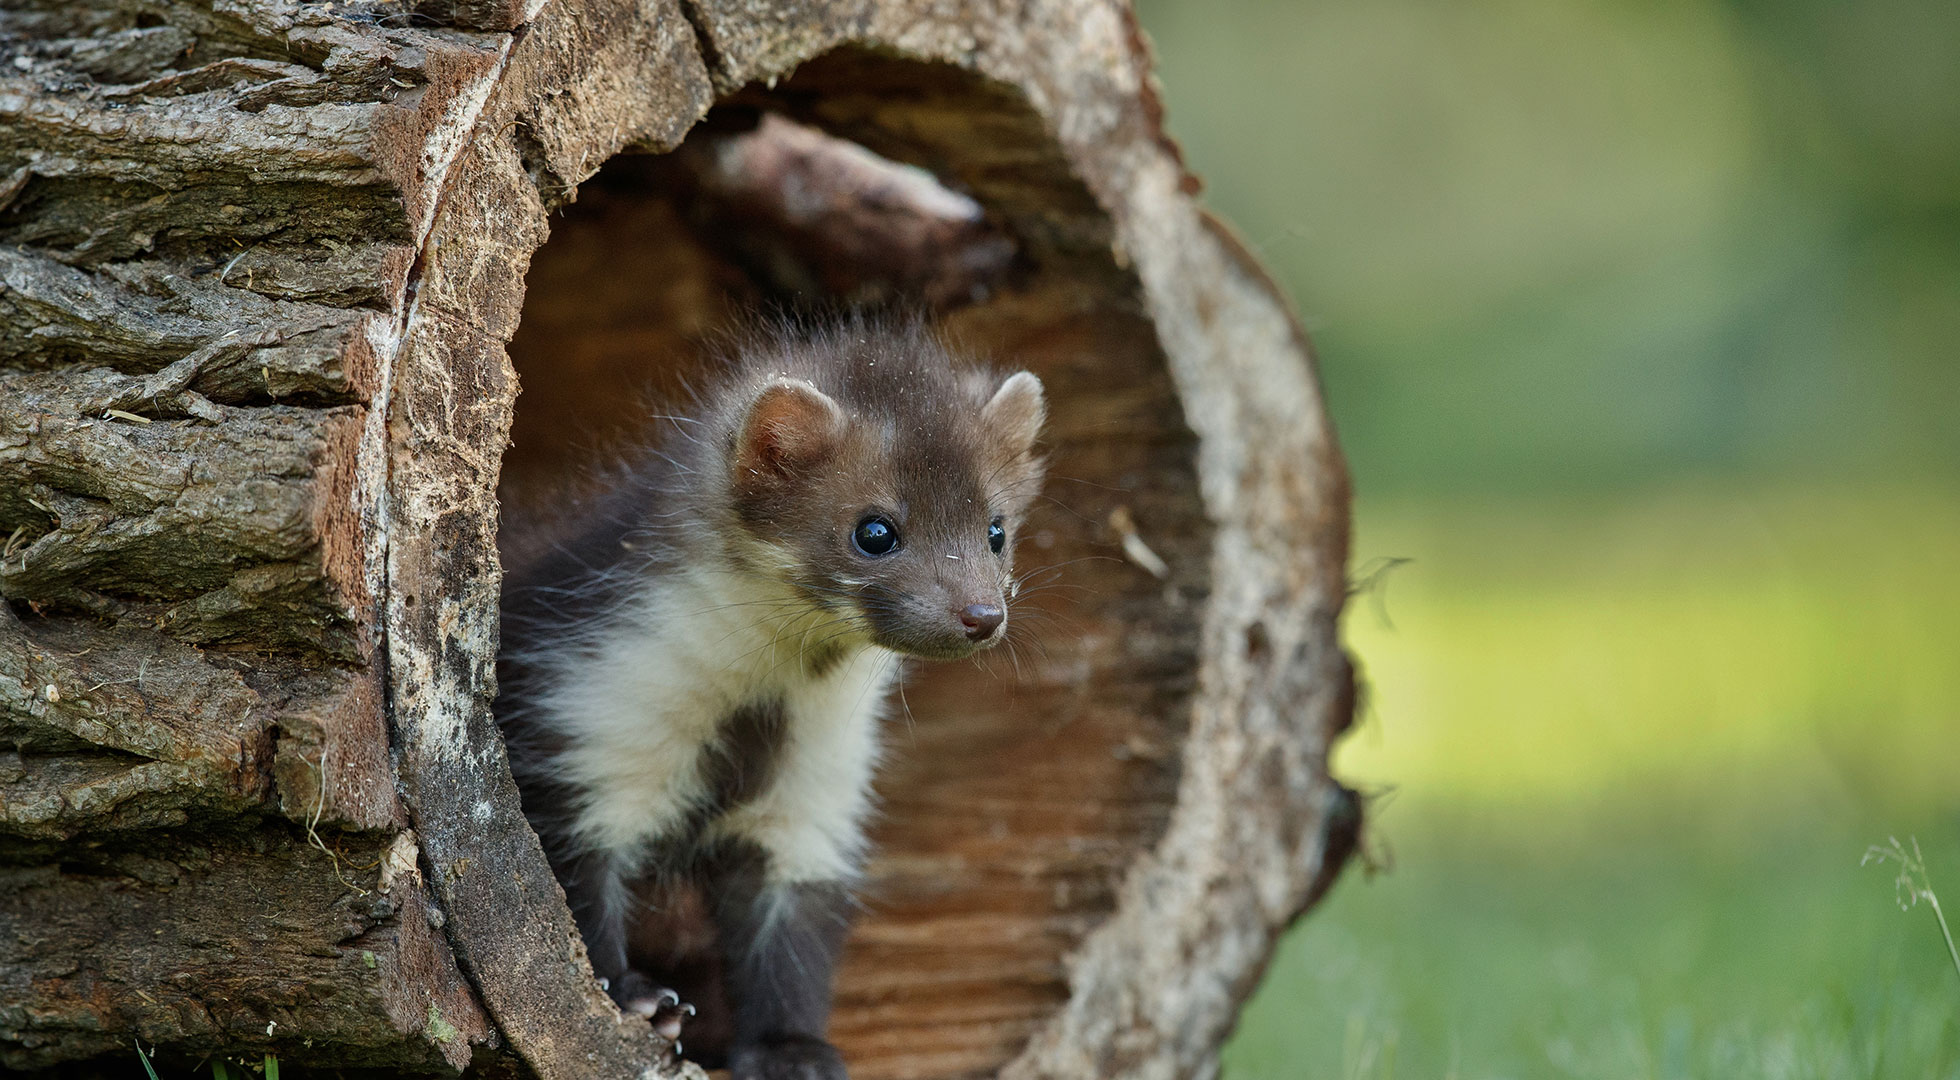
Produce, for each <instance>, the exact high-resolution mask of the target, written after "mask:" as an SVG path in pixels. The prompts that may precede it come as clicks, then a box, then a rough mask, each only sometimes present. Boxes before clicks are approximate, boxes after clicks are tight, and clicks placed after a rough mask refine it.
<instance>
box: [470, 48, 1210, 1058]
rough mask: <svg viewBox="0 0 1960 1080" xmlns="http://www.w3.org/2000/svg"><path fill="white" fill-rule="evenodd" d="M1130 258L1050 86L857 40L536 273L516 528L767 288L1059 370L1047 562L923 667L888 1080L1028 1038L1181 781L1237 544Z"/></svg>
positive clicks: (899, 811)
mask: <svg viewBox="0 0 1960 1080" xmlns="http://www.w3.org/2000/svg"><path fill="white" fill-rule="evenodd" d="M781 117H789V118H792V119H793V120H795V121H797V122H799V123H800V124H803V125H808V126H806V127H797V126H792V125H789V124H786V123H783V122H782V121H781V119H780V118H781ZM767 118H777V119H767ZM818 129H822V130H824V131H828V132H830V133H832V137H825V136H818V135H816V134H815V132H816V130H818ZM846 140H848V141H846ZM865 147H869V148H871V149H874V150H876V151H877V152H878V153H879V154H882V155H884V156H886V157H888V158H892V159H898V160H903V161H906V162H910V163H913V164H915V165H917V166H920V167H922V168H923V169H924V170H926V171H925V172H911V173H904V174H892V173H890V172H889V169H890V166H889V163H885V164H882V165H881V164H880V163H879V162H878V161H877V160H876V159H873V158H871V157H870V156H869V155H868V154H867V153H866V151H865V149H864V148H865ZM826 155H828V156H826ZM839 155H841V156H839ZM840 162H841V164H840ZM881 168H882V169H885V170H887V172H885V173H880V172H879V170H880V169H881ZM881 176H882V177H883V179H882V180H881V179H880V177H881ZM933 178H936V179H933ZM963 207H964V208H971V209H972V211H973V212H968V210H966V209H962V208H963ZM880 230H884V231H882V232H881V231H880ZM866 238H872V239H876V240H877V241H878V242H877V243H863V242H862V241H863V240H864V239H866ZM1110 250H1111V247H1110V243H1109V227H1108V222H1107V221H1106V220H1105V219H1103V218H1102V217H1101V215H1100V214H1099V213H1098V212H1097V210H1096V208H1095V204H1094V202H1093V200H1092V199H1091V198H1090V197H1089V195H1088V194H1087V192H1086V191H1084V190H1083V189H1082V188H1081V186H1080V185H1079V184H1078V183H1076V181H1075V180H1074V179H1072V178H1071V177H1070V176H1069V175H1068V173H1067V171H1066V169H1065V168H1064V167H1063V165H1062V164H1061V158H1060V155H1059V153H1058V152H1057V151H1056V149H1055V148H1054V146H1053V145H1052V143H1051V142H1050V141H1049V139H1048V137H1047V135H1046V133H1045V132H1044V131H1043V130H1042V126H1041V124H1040V123H1039V121H1038V120H1037V119H1036V118H1035V117H1034V114H1033V113H1032V112H1030V111H1029V110H1028V109H1027V108H1026V107H1025V105H1024V104H1023V103H1022V102H1021V101H1020V100H1019V99H1017V98H1014V97H1012V96H1011V95H1008V94H1006V93H1005V92H1003V91H1000V90H998V89H996V88H993V87H990V86H987V85H985V84H981V83H978V82H976V81H974V80H973V79H971V78H970V77H968V76H963V75H959V74H958V73H955V72H951V71H949V70H945V69H940V68H933V67H926V66H921V65H914V64H907V63H901V62H898V61H892V60H887V59H882V58H878V57H873V56H870V55H868V54H859V53H850V52H846V53H839V54H833V55H831V56H829V57H825V58H823V59H822V60H819V61H817V62H813V63H811V64H808V65H805V66H804V68H803V69H801V70H800V71H799V72H798V74H797V75H796V77H794V78H793V79H789V80H786V81H784V82H783V83H781V84H780V85H778V86H777V87H776V88H774V89H773V90H769V91H767V92H764V91H761V90H755V91H745V92H743V93H742V94H739V95H737V96H736V97H734V98H732V99H731V100H730V101H728V102H725V103H724V104H723V105H722V106H721V107H720V108H719V109H717V111H716V112H715V113H714V114H712V115H711V117H710V118H709V120H708V121H707V122H705V123H704V124H703V125H701V127H700V128H699V129H697V131H696V133H695V134H694V135H693V136H691V137H690V139H689V140H688V142H687V143H686V144H685V145H684V146H683V147H682V148H681V149H680V150H679V151H676V152H674V153H672V154H668V155H662V156H635V155H627V156H622V157H620V158H618V159H615V160H614V161H613V162H611V163H609V164H608V165H607V166H606V167H605V168H604V169H602V170H601V171H600V173H599V174H598V175H597V176H596V177H594V178H593V179H592V180H590V181H589V182H587V183H586V184H585V185H583V187H581V189H580V190H579V192H578V193H577V198H576V201H574V202H571V203H569V204H567V205H565V206H564V207H562V208H561V209H560V210H559V211H558V212H556V213H555V214H554V215H553V218H552V222H551V239H550V240H549V241H548V242H547V243H546V244H545V246H544V247H543V248H542V249H541V250H539V251H538V252H537V254H536V257H535V258H534V260H533V262H532V265H531V269H530V273H529V277H528V282H527V288H528V291H527V297H526V300H525V308H524V316H523V321H522V323H521V325H520V327H519V329H518V331H517V334H516V337H515V339H514V340H513V341H512V342H511V344H510V355H511V358H512V361H513V362H514V364H515V366H516V368H517V371H518V373H519V377H520V380H521V383H522V387H523V392H522V396H521V397H520V399H519V402H518V407H517V416H516V423H515V428H514V431H513V436H512V445H511V446H510V448H509V450H508V451H507V453H506V456H505V463H504V469H503V491H502V496H503V499H504V505H505V515H506V521H507V522H511V521H516V520H520V519H522V518H524V517H526V516H528V515H533V514H538V513H543V514H545V515H549V514H550V513H551V508H552V506H553V505H554V504H555V503H558V502H560V501H562V500H564V499H567V498H571V497H574V495H573V493H575V492H576V491H577V490H578V489H579V488H580V486H581V485H582V484H583V483H584V482H585V481H584V478H585V477H587V476H589V475H591V472H592V469H593V467H594V464H595V463H596V462H599V461H603V460H604V459H605V458H607V457H608V456H609V455H611V454H613V453H615V452H616V451H617V450H618V449H619V448H621V447H622V446H623V445H625V444H627V443H630V442H631V441H632V440H634V439H635V438H637V437H640V436H642V435H644V434H645V433H646V432H647V431H648V430H650V429H649V428H648V426H647V425H648V424H649V420H648V418H649V417H650V416H652V415H654V414H655V413H658V412H661V411H665V410H667V409H669V408H672V407H673V405H674V403H675V402H676V401H677V400H678V399H679V398H680V397H681V394H682V388H683V387H684V386H686V385H687V384H688V383H689V382H690V380H694V379H697V378H698V377H699V376H700V375H701V373H702V370H703V366H704V364H705V363H707V362H708V361H707V360H705V359H704V357H705V356H706V355H707V353H708V349H709V348H710V346H711V343H712V341H713V339H714V336H715V334H716V333H717V332H718V331H720V330H722V329H724V328H726V327H728V326H729V325H730V323H731V320H734V319H737V318H739V317H740V316H741V315H742V314H743V313H745V312H749V311H752V310H754V309H756V308H757V306H758V305H781V306H787V307H791V308H809V307H825V306H831V307H834V306H836V305H839V304H845V303H868V304H886V303H893V302H897V303H903V304H907V305H910V306H913V307H915V308H916V307H923V308H927V309H929V310H931V311H932V312H933V313H934V315H935V317H936V318H937V319H938V320H939V321H940V322H941V324H942V325H943V326H944V327H945V329H946V330H947V331H948V332H950V334H951V335H952V336H953V337H954V338H955V340H957V341H958V342H960V343H961V344H962V345H964V346H965V347H966V348H967V349H968V350H969V351H972V352H974V353H977V354H979V355H981V356H983V357H987V358H989V359H990V360H992V362H993V363H995V364H996V365H998V366H1001V367H1004V368H1008V369H1010V370H1011V369H1012V368H1013V367H1026V368H1028V369H1030V370H1032V371H1034V372H1035V373H1037V374H1038V375H1039V376H1040V377H1041V378H1042V380H1043V381H1044V382H1045V383H1046V385H1047V388H1048V393H1049V396H1050V405H1051V420H1050V423H1049V427H1048V430H1047V433H1046V439H1045V444H1046V447H1047V450H1048V452H1049V455H1050V461H1051V464H1050V479H1049V482H1048V485H1047V488H1046V494H1047V495H1048V496H1049V498H1048V499H1047V500H1045V501H1043V502H1042V503H1041V505H1040V507H1039V509H1038V510H1037V512H1036V513H1035V515H1034V518H1033V520H1032V521H1031V523H1030V526H1029V528H1028V530H1027V531H1026V532H1025V534H1024V539H1023V540H1022V543H1021V547H1020V549H1019V552H1018V554H1017V565H1018V566H1019V567H1020V568H1022V570H1023V571H1024V573H1025V575H1026V584H1025V586H1024V599H1022V600H1021V601H1020V602H1019V604H1018V606H1017V608H1016V616H1015V619H1014V621H1013V623H1012V625H1013V626H1014V627H1015V629H1014V632H1013V635H1012V638H1011V641H1012V645H1011V646H1010V647H1006V648H1001V649H998V650H995V651H993V652H991V653H988V654H984V658H983V659H982V660H981V661H980V662H977V663H955V664H946V665H914V666H912V667H911V668H909V669H908V673H907V675H906V677H905V679H904V683H903V701H904V707H903V708H902V709H898V710H895V713H896V714H897V715H895V716H894V719H893V720H892V722H891V723H890V724H889V725H888V745H889V756H888V760H887V764H886V766H885V768H884V770H883V773H882V774H881V778H880V783H879V789H880V792H881V796H882V801H883V806H884V813H883V816H882V819H881V821H880V822H879V824H878V826H877V828H876V840H877V855H876V857H875V860H874V862H873V864H872V866H871V872H870V884H869V887H868V889H867V890H866V895H865V900H866V912H865V915H864V917H863V919H862V921H861V922H860V924H859V927H858V929H857V931H856V932H855V934H854V936H853V938H852V943H851V946H850V949H849V952H848V956H847V959H846V964H845V969H844V972H843V974H842V976H841V979H840V985H839V997H838V1008H837V1013H836V1017H835V1022H834V1026H833V1035H834V1037H835V1039H836V1041H837V1042H838V1043H839V1044H840V1046H841V1047H842V1049H843V1050H844V1053H845V1056H846V1058H847V1059H848V1060H850V1061H851V1062H852V1065H853V1071H852V1075H853V1076H856V1077H859V1078H861V1080H878V1078H886V1077H890V1078H898V1077H908V1078H922V1077H952V1076H968V1075H980V1074H983V1073H988V1072H991V1071H992V1070H993V1069H995V1068H997V1067H998V1066H999V1065H1001V1064H1002V1063H1004V1062H1005V1061H1006V1060H1008V1059H1009V1058H1011V1057H1012V1056H1013V1055H1014V1054H1015V1053H1016V1052H1017V1051H1018V1050H1019V1049H1020V1047H1021V1046H1022V1045H1023V1044H1024V1043H1025V1042H1026V1040H1027V1038H1028V1036H1029V1035H1030V1034H1031V1033H1032V1032H1033V1030H1034V1029H1035V1027H1036V1026H1037V1025H1038V1024H1039V1023H1040V1021H1041V1020H1042V1019H1043V1018H1045V1017H1046V1016H1047V1015H1049V1014H1050V1013H1051V1012H1052V1011H1053V1010H1054V1008H1055V1007H1056V1005H1057V1004H1058V1003H1059V1002H1060V1001H1061V1000H1062V999H1063V997H1064V996H1065V994H1066V985H1065V978H1066V971H1065V967H1064V958H1065V956H1066V954H1067V953H1068V952H1069V951H1070V950H1071V948H1072V947H1073V946H1074V945H1075V944H1076V943H1077V942H1079V941H1080V940H1081V938H1082V936H1083V935H1084V934H1085V933H1087V932H1088V931H1089V930H1091V929H1092V928H1093V927H1094V926H1095V925H1096V923H1097V922H1098V920H1099V919H1100V918H1101V917H1102V916H1103V915H1105V914H1106V913H1107V912H1108V911H1110V910H1111V908H1112V907H1113V905H1114V903H1115V899H1116V892H1115V890H1116V889H1117V887H1118V885H1119V883H1120V882H1121V880H1122V877H1123V875H1124V873H1125V871H1126V869H1127V868H1128V867H1129V866H1130V865H1131V864H1132V863H1133V862H1134V860H1135V858H1136V857H1137V855H1138V854H1139V853H1140V852H1141V851H1143V850H1144V849H1146V848H1147V847H1148V846H1150V845H1151V844H1152V843H1153V842H1154V841H1155V839H1156V838H1157V837H1158V836H1159V835H1160V834H1161V832H1162V829H1163V827H1164V824H1165V822H1166V820H1167V818H1168V815H1169V813H1170V810H1171V807H1172V805H1173V802H1174V799H1175V793H1176V790H1175V789H1176V785H1177V782H1178V764H1179V750H1180V745H1181V739H1182V736H1183V729H1184V726H1185V716H1184V713H1185V702H1186V699H1187V696H1188V695H1189V693H1190V691H1191V689H1192V687H1193V684H1194V680H1195V678H1196V670H1195V660H1194V657H1195V654H1196V642H1197V635H1198V633H1199V631H1200V627H1199V620H1200V614H1201V610H1202V601H1203V599H1204V594H1205V589H1206V581H1207V578H1206V562H1207V559H1208V556H1209V547H1208V534H1207V526H1206V523H1205V520H1204V517H1203V514H1202V511H1201V508H1200V503H1199V499H1198V493H1197V490H1196V480H1195V476H1194V472H1193V466H1192V460H1191V459H1192V454H1193V452H1194V446H1195V443H1194V440H1193V438H1192V436H1191V434H1190V433H1189V431H1188V430H1187V429H1186V427H1185V424H1184V421H1183V419H1182V416H1181V413H1180V410H1179V407H1178V404H1177V399H1176V396H1175V394H1174V392H1173V387H1172V385H1171V381H1170V377H1169V374H1168V372H1167V371H1166V368H1165V364H1164V361H1163V357H1162V355H1161V352H1160V350H1159V345H1158V343H1157V341H1156V338H1155V336H1154V334H1153V332H1152V329H1151V324H1150V322H1149V320H1148V319H1147V318H1146V316H1145V314H1144V312H1143V311H1142V310H1141V308H1140V302H1139V300H1138V298H1137V288H1136V285H1135V282H1134V279H1133V278H1132V277H1131V276H1130V275H1129V274H1127V273H1126V272H1124V271H1123V270H1121V269H1120V268H1119V267H1118V266H1117V265H1116V264H1115V262H1114V261H1113V260H1112V258H1111V256H1110ZM1126 537H1127V538H1128V539H1129V541H1130V544H1129V551H1128V553H1127V554H1126V549H1125V544H1124V542H1123V541H1124V540H1125V538H1126ZM1146 549H1147V550H1146ZM1150 552H1154V553H1155V555H1156V556H1157V557H1160V558H1161V560H1162V564H1161V565H1158V566H1155V567H1152V566H1150V565H1149V564H1150V563H1151V559H1150V557H1149V553H1150ZM508 557H522V553H521V552H511V553H510V555H509V556H508ZM1153 570H1154V571H1155V572H1153Z"/></svg>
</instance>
